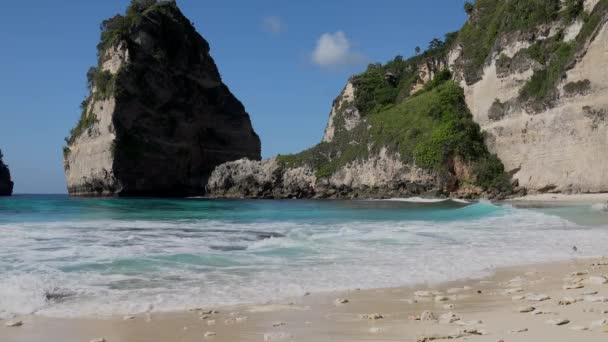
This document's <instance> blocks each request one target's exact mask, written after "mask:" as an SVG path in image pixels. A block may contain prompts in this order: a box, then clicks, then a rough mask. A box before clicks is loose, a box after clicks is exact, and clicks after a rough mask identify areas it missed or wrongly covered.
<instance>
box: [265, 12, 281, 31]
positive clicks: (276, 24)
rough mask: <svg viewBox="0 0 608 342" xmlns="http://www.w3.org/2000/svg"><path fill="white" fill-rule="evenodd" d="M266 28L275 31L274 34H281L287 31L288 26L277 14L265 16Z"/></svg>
mask: <svg viewBox="0 0 608 342" xmlns="http://www.w3.org/2000/svg"><path fill="white" fill-rule="evenodd" d="M263 24H264V30H266V31H268V32H270V33H273V34H279V33H282V32H285V29H286V26H285V24H284V23H283V20H281V18H280V17H276V16H268V17H264V21H263Z"/></svg>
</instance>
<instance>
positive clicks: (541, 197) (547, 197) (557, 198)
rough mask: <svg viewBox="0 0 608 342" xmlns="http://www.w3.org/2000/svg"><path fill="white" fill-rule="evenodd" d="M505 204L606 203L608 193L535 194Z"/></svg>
mask: <svg viewBox="0 0 608 342" xmlns="http://www.w3.org/2000/svg"><path fill="white" fill-rule="evenodd" d="M503 202H505V203H530V202H538V203H564V204H568V203H606V202H608V193H589V194H551V193H544V194H535V195H526V196H521V197H514V198H509V199H507V200H504V201H503Z"/></svg>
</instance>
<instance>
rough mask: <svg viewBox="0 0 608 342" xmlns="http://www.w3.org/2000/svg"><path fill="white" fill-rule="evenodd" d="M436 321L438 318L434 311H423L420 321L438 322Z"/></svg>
mask: <svg viewBox="0 0 608 342" xmlns="http://www.w3.org/2000/svg"><path fill="white" fill-rule="evenodd" d="M436 320H437V316H436V315H435V314H434V313H433V312H432V311H423V312H422V313H421V314H420V321H422V322H430V321H436Z"/></svg>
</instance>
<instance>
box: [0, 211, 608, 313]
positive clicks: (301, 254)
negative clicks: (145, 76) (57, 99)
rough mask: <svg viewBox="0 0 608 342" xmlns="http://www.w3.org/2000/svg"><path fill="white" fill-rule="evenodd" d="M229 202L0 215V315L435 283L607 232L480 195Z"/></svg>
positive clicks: (606, 240)
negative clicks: (387, 201) (178, 212)
mask: <svg viewBox="0 0 608 342" xmlns="http://www.w3.org/2000/svg"><path fill="white" fill-rule="evenodd" d="M213 205H214V206H220V204H217V203H214V204H213ZM229 205H236V206H239V207H238V208H240V209H241V210H240V211H237V212H234V213H233V212H231V211H230V212H227V213H225V214H223V215H228V216H226V217H224V218H218V216H220V215H219V214H218V215H215V214H214V215H215V216H214V218H212V219H205V218H198V217H196V218H180V219H174V218H171V219H162V218H158V217H157V215H156V214H155V215H153V216H154V219H145V218H144V217H143V216H144V215H141V214H140V215H138V217H137V218H135V219H129V218H125V217H118V218H116V219H109V218H100V219H93V220H91V219H81V220H76V219H74V217H72V218H71V219H70V220H56V221H44V220H42V221H41V220H32V221H31V222H19V223H15V222H8V223H0V246H2V247H0V272H1V273H2V274H3V276H2V277H1V278H0V317H2V318H7V317H12V316H13V315H21V314H29V313H36V314H40V315H48V316H58V317H72V316H82V315H85V316H88V315H93V316H99V315H114V314H121V315H122V314H133V313H139V312H145V311H169V310H181V309H186V308H188V307H194V306H197V307H199V306H204V307H209V306H216V305H231V304H238V303H263V302H267V301H269V300H278V299H281V298H288V297H292V296H301V295H302V294H304V293H305V292H318V291H330V290H344V289H352V288H377V287H391V286H400V285H414V284H421V283H436V282H442V281H448V280H454V279H460V278H463V277H481V276H484V275H488V274H489V273H491V272H492V270H493V269H495V268H496V267H500V266H510V265H515V264H522V263H530V262H543V261H553V260H562V259H567V258H571V257H574V256H575V255H574V254H573V252H572V249H571V246H572V245H576V246H577V247H578V249H579V251H580V252H579V254H576V256H595V255H600V254H602V252H604V251H605V246H606V245H608V230H606V228H605V227H601V226H598V227H586V226H579V225H576V224H574V223H571V222H569V221H567V220H565V219H562V218H559V217H557V216H551V215H547V214H543V213H541V212H536V211H531V210H524V209H516V208H511V207H501V206H495V205H492V204H490V203H488V202H480V203H476V204H471V205H464V206H463V204H454V205H447V206H446V203H429V204H424V205H427V206H430V207H428V208H427V207H419V206H416V207H415V208H412V207H408V206H407V205H406V204H396V205H397V207H393V206H390V207H388V208H387V207H386V206H384V205H380V206H376V205H371V207H370V205H368V204H365V203H363V204H362V203H360V202H357V203H351V202H331V201H327V202H290V203H288V204H286V202H262V203H257V202H256V203H251V202H243V203H241V204H235V203H229ZM402 205H405V206H402ZM417 205H419V204H417ZM172 210H173V209H172ZM206 210H208V209H206ZM222 210H223V209H222ZM254 213H257V214H254ZM196 215H199V214H198V213H197V214H196ZM256 215H257V216H256ZM0 222H1V221H0Z"/></svg>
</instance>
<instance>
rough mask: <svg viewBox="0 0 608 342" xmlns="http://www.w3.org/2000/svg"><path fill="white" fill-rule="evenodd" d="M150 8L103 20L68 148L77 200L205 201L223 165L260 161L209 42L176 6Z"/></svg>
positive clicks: (163, 4) (68, 171)
mask: <svg viewBox="0 0 608 342" xmlns="http://www.w3.org/2000/svg"><path fill="white" fill-rule="evenodd" d="M143 3H144V2H143V1H142V2H137V1H136V2H133V3H132V5H131V6H130V7H129V9H128V10H127V13H126V15H124V16H116V17H113V18H111V19H108V20H106V21H104V23H103V24H102V36H101V37H102V38H101V43H100V44H99V46H98V55H99V64H98V66H97V67H96V68H92V69H91V70H90V71H89V74H88V78H89V87H90V89H91V94H90V96H89V97H88V98H87V99H86V100H85V101H84V102H83V105H82V110H83V113H82V116H81V119H80V121H79V123H78V124H77V126H76V127H75V128H74V129H73V130H72V134H71V137H70V138H69V139H67V141H68V146H67V147H66V148H65V149H64V165H65V173H66V178H67V183H68V191H69V193H70V194H71V195H76V196H110V195H119V196H188V195H200V194H203V193H204V189H205V185H206V184H207V180H208V177H209V175H210V173H211V171H212V170H213V168H214V167H215V166H217V165H219V164H222V163H224V162H227V161H231V160H237V159H240V158H249V159H254V160H255V159H260V140H259V138H258V136H257V134H256V133H255V132H254V130H253V128H252V125H251V122H250V119H249V115H248V114H247V113H246V112H245V109H244V107H243V105H242V104H241V102H239V100H237V99H236V98H235V97H234V96H233V95H232V93H231V92H230V90H229V89H228V87H227V86H226V85H225V84H223V83H222V80H221V77H220V74H219V72H218V69H217V67H216V65H215V63H214V61H213V59H212V58H211V56H210V54H209V50H210V49H209V45H208V43H207V42H206V41H205V40H204V39H203V38H202V37H201V36H200V35H199V34H198V33H197V32H196V31H195V29H194V27H193V26H192V24H191V23H190V21H189V20H188V19H187V18H186V17H184V16H183V14H182V13H181V12H180V11H179V9H178V8H177V5H176V4H175V3H174V2H159V3H155V2H154V1H152V2H150V1H148V2H147V3H148V4H145V5H144V4H143Z"/></svg>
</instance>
